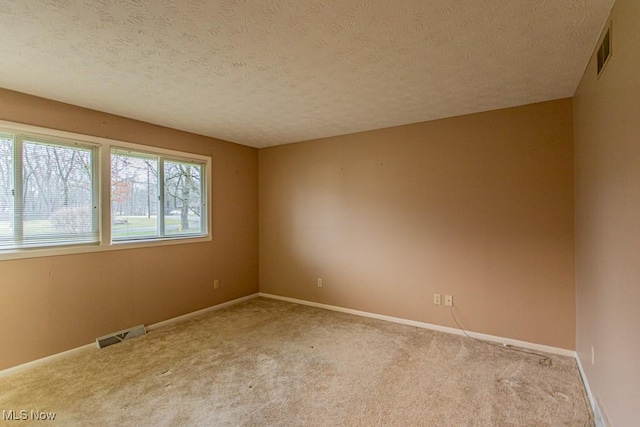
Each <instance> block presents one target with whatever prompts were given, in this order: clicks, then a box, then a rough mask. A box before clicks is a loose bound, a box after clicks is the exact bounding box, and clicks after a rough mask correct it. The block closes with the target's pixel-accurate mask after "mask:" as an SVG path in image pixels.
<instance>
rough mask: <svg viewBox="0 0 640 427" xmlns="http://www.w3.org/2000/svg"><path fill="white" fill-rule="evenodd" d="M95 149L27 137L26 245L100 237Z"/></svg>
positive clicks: (25, 185)
mask: <svg viewBox="0 0 640 427" xmlns="http://www.w3.org/2000/svg"><path fill="white" fill-rule="evenodd" d="M92 161H93V152H92V150H91V149H86V148H78V147H70V146H62V145H53V144H44V143H40V142H33V141H24V145H23V169H22V180H23V181H22V184H23V185H22V186H23V192H24V193H23V203H22V213H23V224H24V240H25V242H24V244H25V245H27V246H28V245H48V244H52V243H53V244H55V243H64V242H95V241H97V221H96V220H95V218H97V216H96V215H97V212H96V209H95V208H94V202H93V166H92Z"/></svg>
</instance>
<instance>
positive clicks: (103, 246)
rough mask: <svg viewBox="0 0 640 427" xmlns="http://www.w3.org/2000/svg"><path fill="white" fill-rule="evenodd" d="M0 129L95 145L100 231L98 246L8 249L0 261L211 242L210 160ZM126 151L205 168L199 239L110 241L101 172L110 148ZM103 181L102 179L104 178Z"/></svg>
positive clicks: (15, 127)
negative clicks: (202, 232)
mask: <svg viewBox="0 0 640 427" xmlns="http://www.w3.org/2000/svg"><path fill="white" fill-rule="evenodd" d="M0 128H2V129H3V130H6V131H9V132H16V133H30V134H36V135H39V136H42V137H45V138H46V137H51V138H61V139H67V140H73V141H78V142H79V143H84V144H85V145H86V144H87V143H88V144H95V145H97V146H98V149H97V156H98V164H97V167H96V169H97V176H96V178H97V185H98V198H99V200H100V202H101V204H100V210H99V212H98V223H99V224H100V226H99V231H100V242H99V243H98V244H87V245H69V246H58V247H48V248H42V249H40V248H29V249H10V250H4V251H0V261H4V260H12V259H23V258H39V257H50V256H60V255H72V254H82V253H92V252H105V251H113V250H123V249H137V248H148V247H154V246H167V245H183V244H189V243H200V242H210V241H211V240H212V230H211V229H212V214H211V211H212V209H211V200H212V190H211V157H209V156H204V155H201V154H193V153H186V152H181V151H176V150H169V149H166V148H159V147H154V146H151V145H144V144H136V143H131V142H126V141H119V140H115V139H107V138H101V137H97V136H91V135H83V134H79V133H73V132H66V131H61V130H55V129H48V128H43V127H39V126H32V125H26V124H21V123H14V122H8V121H4V120H0ZM112 147H113V148H120V149H123V148H124V149H130V150H131V151H135V152H146V153H150V154H158V155H165V156H170V157H172V158H175V159H184V160H198V161H200V162H202V163H203V164H204V165H205V168H204V169H205V180H206V181H205V182H206V210H207V212H206V214H207V221H206V227H207V232H206V235H199V236H193V237H191V236H177V237H166V238H154V239H149V240H135V241H117V242H112V241H111V180H110V173H109V172H106V174H107V175H106V176H105V174H104V173H103V171H111V148H112ZM105 178H106V179H105Z"/></svg>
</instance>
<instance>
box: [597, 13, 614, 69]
mask: <svg viewBox="0 0 640 427" xmlns="http://www.w3.org/2000/svg"><path fill="white" fill-rule="evenodd" d="M610 57H611V24H609V27H608V28H607V32H606V33H604V37H603V38H602V42H601V43H600V46H598V76H600V74H601V73H602V70H604V66H605V65H607V62H609V58H610Z"/></svg>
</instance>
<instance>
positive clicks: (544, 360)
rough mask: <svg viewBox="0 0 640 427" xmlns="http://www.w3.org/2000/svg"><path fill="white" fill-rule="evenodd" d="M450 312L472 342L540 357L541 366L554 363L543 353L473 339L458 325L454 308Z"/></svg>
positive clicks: (462, 329)
mask: <svg viewBox="0 0 640 427" xmlns="http://www.w3.org/2000/svg"><path fill="white" fill-rule="evenodd" d="M449 312H450V313H451V317H453V321H454V322H456V325H458V328H459V329H460V330H461V331H462V333H463V334H464V335H465V336H466V337H467V338H471V339H472V340H475V341H479V342H481V343H485V344H487V345H492V346H494V347H498V348H501V349H503V350H509V351H517V352H518V353H524V354H531V355H533V356H538V357H540V360H538V363H539V364H540V366H551V364H552V362H551V358H550V357H549V356H545V355H544V354H541V353H536V352H535V351H528V350H522V349H520V348H516V347H513V346H511V345H509V344H497V343H494V342H491V341H485V340H481V339H478V338H475V337H472V336H471V335H469V334H468V333H467V331H465V330H464V328H463V327H462V326H460V323H458V319H456V315H455V313H454V312H453V307H451V306H450V307H449Z"/></svg>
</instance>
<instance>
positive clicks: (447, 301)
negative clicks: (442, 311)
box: [444, 295, 453, 307]
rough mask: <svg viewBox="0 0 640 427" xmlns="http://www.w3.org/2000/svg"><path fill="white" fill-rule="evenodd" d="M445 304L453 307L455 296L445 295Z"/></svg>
mask: <svg viewBox="0 0 640 427" xmlns="http://www.w3.org/2000/svg"><path fill="white" fill-rule="evenodd" d="M444 305H448V306H449V307H453V296H451V295H445V296H444Z"/></svg>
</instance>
